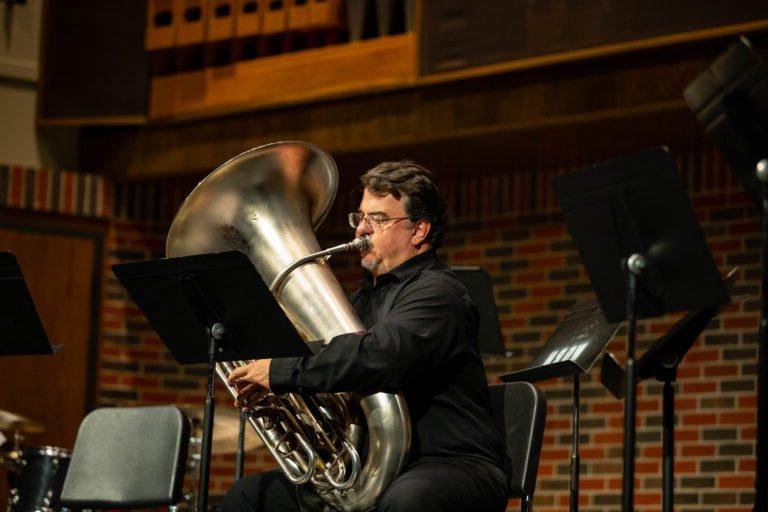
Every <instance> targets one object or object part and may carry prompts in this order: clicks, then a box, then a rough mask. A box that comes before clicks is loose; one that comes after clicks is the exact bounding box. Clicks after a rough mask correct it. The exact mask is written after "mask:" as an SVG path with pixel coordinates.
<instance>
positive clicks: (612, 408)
mask: <svg viewBox="0 0 768 512" xmlns="http://www.w3.org/2000/svg"><path fill="white" fill-rule="evenodd" d="M592 410H593V412H596V413H606V412H621V411H623V410H624V404H623V403H622V402H618V401H616V402H603V403H597V404H594V405H593V406H592Z"/></svg>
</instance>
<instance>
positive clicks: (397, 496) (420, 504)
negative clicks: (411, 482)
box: [377, 486, 432, 512]
mask: <svg viewBox="0 0 768 512" xmlns="http://www.w3.org/2000/svg"><path fill="white" fill-rule="evenodd" d="M430 501H431V500H429V497H428V493H423V492H411V491H409V490H408V489H406V488H405V487H402V486H400V487H398V486H394V487H392V488H390V489H389V491H387V493H386V494H384V496H382V497H381V501H379V506H378V508H377V510H378V511H379V512H424V511H425V510H431V508H432V507H431V506H430Z"/></svg>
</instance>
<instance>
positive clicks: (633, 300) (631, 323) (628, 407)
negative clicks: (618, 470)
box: [621, 254, 645, 512]
mask: <svg viewBox="0 0 768 512" xmlns="http://www.w3.org/2000/svg"><path fill="white" fill-rule="evenodd" d="M644 268H645V259H644V258H643V256H641V255H640V254H633V255H632V256H630V257H629V258H628V259H627V262H626V271H627V370H626V390H627V392H626V398H625V400H624V457H623V459H624V471H623V485H622V495H621V510H622V512H633V510H634V493H635V416H636V404H637V398H636V396H635V328H636V326H637V276H639V275H640V274H641V272H642V270H643V269H644Z"/></svg>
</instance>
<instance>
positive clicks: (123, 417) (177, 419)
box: [61, 406, 189, 509]
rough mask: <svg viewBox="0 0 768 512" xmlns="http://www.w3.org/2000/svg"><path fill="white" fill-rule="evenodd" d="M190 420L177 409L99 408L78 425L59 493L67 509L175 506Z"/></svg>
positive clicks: (167, 407)
mask: <svg viewBox="0 0 768 512" xmlns="http://www.w3.org/2000/svg"><path fill="white" fill-rule="evenodd" d="M188 445H189V420H187V418H186V416H184V415H183V414H182V412H181V411H180V410H179V409H177V408H176V407H170V406H164V407H130V408H128V407H125V408H120V407H115V408H104V409H97V410H95V411H93V412H91V413H90V414H88V415H87V416H86V417H85V419H84V420H83V422H82V423H81V424H80V429H79V430H78V433H77V440H76V441H75V448H74V450H73V452H72V460H71V462H70V464H69V469H68V471H67V477H66V480H65V481H64V487H63V489H62V493H61V502H62V504H64V505H65V506H67V507H69V508H75V509H79V508H100V509H101V508H134V507H160V506H168V505H172V504H174V503H177V502H178V501H179V500H180V498H181V492H182V491H181V488H182V484H183V481H184V470H185V467H186V458H187V447H188Z"/></svg>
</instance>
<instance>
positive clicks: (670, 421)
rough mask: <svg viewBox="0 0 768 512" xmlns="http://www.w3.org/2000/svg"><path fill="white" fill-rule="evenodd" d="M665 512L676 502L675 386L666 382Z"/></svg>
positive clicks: (664, 420)
mask: <svg viewBox="0 0 768 512" xmlns="http://www.w3.org/2000/svg"><path fill="white" fill-rule="evenodd" d="M663 407H664V415H663V422H664V435H663V438H664V439H663V446H664V447H663V452H664V508H663V510H664V512H672V510H673V507H674V503H675V490H674V489H675V388H674V387H672V383H671V382H670V381H666V382H664V406H663Z"/></svg>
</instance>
